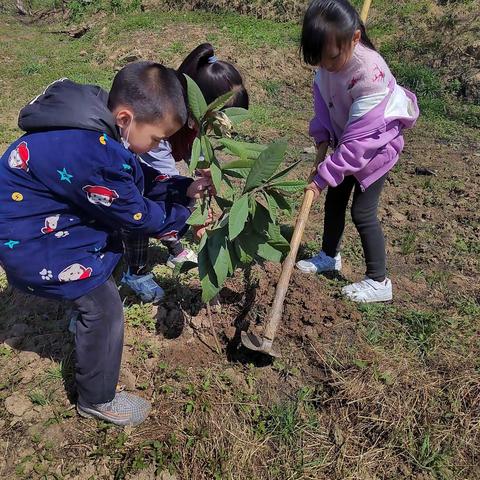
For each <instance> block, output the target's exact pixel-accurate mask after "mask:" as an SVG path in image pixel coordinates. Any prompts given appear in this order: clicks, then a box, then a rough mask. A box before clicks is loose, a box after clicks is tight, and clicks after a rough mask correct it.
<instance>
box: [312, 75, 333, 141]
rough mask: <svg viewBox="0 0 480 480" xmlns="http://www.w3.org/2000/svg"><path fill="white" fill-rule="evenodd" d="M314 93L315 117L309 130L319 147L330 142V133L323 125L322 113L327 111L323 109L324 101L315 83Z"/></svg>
mask: <svg viewBox="0 0 480 480" xmlns="http://www.w3.org/2000/svg"><path fill="white" fill-rule="evenodd" d="M312 92H313V110H314V117H313V118H312V120H311V121H310V127H309V130H308V133H309V135H310V136H311V137H312V138H313V139H314V140H315V143H316V144H317V145H318V144H319V143H322V142H329V141H330V133H329V132H328V130H327V129H326V128H325V126H324V123H323V119H322V112H323V111H324V110H325V109H322V108H321V102H323V101H324V100H323V98H322V95H321V93H320V90H319V88H318V86H317V84H316V83H315V82H313V87H312Z"/></svg>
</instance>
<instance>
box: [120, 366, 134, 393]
mask: <svg viewBox="0 0 480 480" xmlns="http://www.w3.org/2000/svg"><path fill="white" fill-rule="evenodd" d="M120 383H123V384H124V385H125V387H126V388H127V390H135V385H136V383H137V379H136V377H135V375H134V374H133V373H132V372H131V371H130V370H128V368H124V369H123V370H122V372H121V374H120Z"/></svg>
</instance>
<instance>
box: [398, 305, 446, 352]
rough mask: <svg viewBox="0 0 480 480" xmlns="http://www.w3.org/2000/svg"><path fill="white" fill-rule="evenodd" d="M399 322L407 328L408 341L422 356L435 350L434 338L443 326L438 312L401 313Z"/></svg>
mask: <svg viewBox="0 0 480 480" xmlns="http://www.w3.org/2000/svg"><path fill="white" fill-rule="evenodd" d="M397 320H398V321H399V322H400V323H401V324H402V325H403V326H404V327H405V330H406V332H405V333H406V337H407V341H408V342H409V343H411V344H412V345H413V346H414V347H415V348H417V349H418V351H419V353H420V355H421V356H425V355H426V354H428V353H429V352H430V351H431V350H432V348H433V337H434V335H435V333H436V332H437V331H438V329H439V328H440V326H441V321H440V316H439V314H438V313H436V312H422V311H416V310H411V311H406V312H401V313H400V314H399V316H398V317H397Z"/></svg>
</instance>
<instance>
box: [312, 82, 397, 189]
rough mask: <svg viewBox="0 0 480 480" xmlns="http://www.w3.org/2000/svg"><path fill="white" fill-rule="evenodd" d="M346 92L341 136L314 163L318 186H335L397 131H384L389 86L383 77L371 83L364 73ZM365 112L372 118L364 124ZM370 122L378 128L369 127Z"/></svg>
mask: <svg viewBox="0 0 480 480" xmlns="http://www.w3.org/2000/svg"><path fill="white" fill-rule="evenodd" d="M350 94H351V95H352V97H353V103H352V105H351V107H350V114H349V120H348V123H347V126H346V128H345V131H344V132H343V135H342V138H341V139H340V142H339V145H338V147H337V148H336V149H335V151H334V152H333V153H332V154H331V155H329V156H328V157H326V159H325V160H324V161H323V162H322V163H321V164H320V165H319V166H318V169H317V175H316V176H315V178H314V182H315V183H316V184H317V185H318V187H319V188H320V189H324V188H325V187H326V186H327V185H329V186H331V187H336V186H338V185H340V183H342V182H343V179H344V178H345V177H346V176H348V175H353V174H354V173H356V172H359V171H360V170H362V169H363V168H365V166H366V165H367V164H368V162H370V160H371V159H372V158H373V157H374V156H375V154H376V153H377V151H378V150H379V149H380V148H382V147H384V146H385V145H386V144H387V143H388V142H389V141H391V139H393V138H394V137H395V136H396V135H398V131H397V132H393V131H390V132H385V118H384V113H385V112H384V108H383V106H382V102H383V101H384V100H385V98H386V97H387V96H388V94H389V89H388V88H387V87H386V86H385V83H384V82H383V81H382V82H379V83H375V82H373V80H372V76H371V75H370V76H368V75H367V73H364V74H363V75H362V76H361V80H360V81H359V82H358V83H357V84H356V85H355V86H354V87H353V88H352V89H351V90H350ZM367 113H369V114H370V115H372V119H373V122H372V124H369V125H368V126H364V125H363V124H362V123H361V119H362V118H363V117H364V116H365V115H366V114H367ZM360 125H362V126H360ZM372 125H375V126H377V127H378V128H373V130H372ZM372 131H373V133H372Z"/></svg>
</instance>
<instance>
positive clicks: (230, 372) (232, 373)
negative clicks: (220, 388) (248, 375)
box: [223, 368, 245, 387]
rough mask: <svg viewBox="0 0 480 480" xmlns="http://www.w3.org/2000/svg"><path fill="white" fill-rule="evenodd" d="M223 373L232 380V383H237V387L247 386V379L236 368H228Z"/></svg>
mask: <svg viewBox="0 0 480 480" xmlns="http://www.w3.org/2000/svg"><path fill="white" fill-rule="evenodd" d="M223 375H224V376H225V377H227V378H228V379H229V380H230V382H231V383H232V385H235V386H237V387H243V386H245V379H244V377H243V375H242V374H240V373H239V372H237V371H236V370H235V369H234V368H227V369H226V370H225V371H224V372H223Z"/></svg>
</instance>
